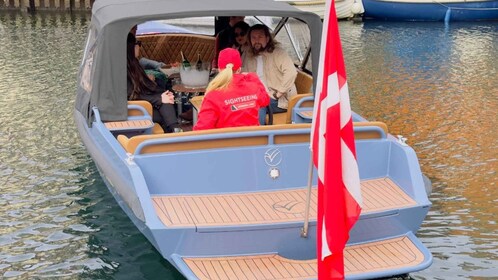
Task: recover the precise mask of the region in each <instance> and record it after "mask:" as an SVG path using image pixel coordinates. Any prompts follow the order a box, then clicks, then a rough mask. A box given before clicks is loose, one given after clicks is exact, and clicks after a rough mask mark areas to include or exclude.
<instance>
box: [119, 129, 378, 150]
mask: <svg viewBox="0 0 498 280" xmlns="http://www.w3.org/2000/svg"><path fill="white" fill-rule="evenodd" d="M354 126H355V139H356V140H365V139H382V138H386V137H387V126H386V125H385V124H384V123H382V122H355V123H354ZM310 127H311V124H309V123H304V124H282V125H273V126H243V127H229V128H217V129H207V130H199V131H187V132H182V133H163V134H150V135H149V134H143V135H136V136H133V137H127V136H126V135H118V137H117V140H118V141H119V143H120V144H121V146H122V147H123V148H124V149H125V150H126V152H128V153H131V154H149V153H167V152H178V151H195V150H202V149H221V148H229V147H251V146H261V145H268V144H269V140H268V135H264V134H263V135H262V134H258V135H241V136H239V137H237V141H233V138H223V137H221V136H220V137H216V138H212V139H200V140H199V139H196V138H198V137H196V136H205V135H209V134H223V133H227V135H228V134H229V133H231V134H234V133H239V134H240V133H250V132H258V131H268V133H271V132H272V131H275V130H283V129H309V128H310ZM179 137H182V139H181V141H174V142H171V141H170V142H168V141H169V140H172V139H174V138H179ZM273 138H274V140H273V144H277V145H278V144H295V143H309V141H310V133H309V131H307V130H306V131H305V132H302V133H295V134H283V135H275V136H274V137H273ZM139 145H141V148H140V150H139V151H138V152H137V148H138V147H139Z"/></svg>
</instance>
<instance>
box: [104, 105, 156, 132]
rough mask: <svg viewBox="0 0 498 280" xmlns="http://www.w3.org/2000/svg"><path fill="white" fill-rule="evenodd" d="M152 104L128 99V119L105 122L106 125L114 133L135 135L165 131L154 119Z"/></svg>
mask: <svg viewBox="0 0 498 280" xmlns="http://www.w3.org/2000/svg"><path fill="white" fill-rule="evenodd" d="M152 111H153V110H152V105H151V104H150V103H149V102H148V101H145V100H133V101H128V119H127V120H126V121H113V122H105V123H104V125H105V127H106V128H107V129H109V131H111V133H113V134H114V135H119V134H126V135H128V136H134V135H137V134H142V133H153V134H159V133H164V130H163V129H162V127H161V126H160V125H159V124H157V123H154V122H153V121H152Z"/></svg>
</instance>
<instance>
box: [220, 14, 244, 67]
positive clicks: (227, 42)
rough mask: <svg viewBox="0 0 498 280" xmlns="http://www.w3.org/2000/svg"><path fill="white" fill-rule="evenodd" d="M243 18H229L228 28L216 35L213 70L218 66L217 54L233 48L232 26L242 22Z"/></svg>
mask: <svg viewBox="0 0 498 280" xmlns="http://www.w3.org/2000/svg"><path fill="white" fill-rule="evenodd" d="M244 18H245V17H244V16H231V17H230V18H229V21H228V26H227V27H226V28H225V29H223V30H221V31H220V32H219V33H218V34H217V35H216V41H215V49H214V51H215V53H214V59H213V68H217V67H218V65H217V63H218V53H219V52H220V51H221V50H223V49H225V48H231V47H233V45H234V43H235V41H234V35H233V26H234V25H235V24H236V23H237V22H240V21H244Z"/></svg>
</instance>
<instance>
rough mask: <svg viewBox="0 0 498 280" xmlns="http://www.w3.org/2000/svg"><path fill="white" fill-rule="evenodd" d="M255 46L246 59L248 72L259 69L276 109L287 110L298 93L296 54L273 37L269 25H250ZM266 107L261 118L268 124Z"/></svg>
mask: <svg viewBox="0 0 498 280" xmlns="http://www.w3.org/2000/svg"><path fill="white" fill-rule="evenodd" d="M248 37H249V43H250V46H251V49H250V51H249V53H248V55H247V56H246V58H245V60H244V61H243V67H242V70H243V71H244V72H256V73H257V75H258V77H259V78H260V80H261V81H262V82H263V84H264V85H265V87H266V89H267V92H268V94H269V95H270V98H271V99H270V106H271V109H272V112H273V113H281V112H285V111H287V107H288V103H289V99H290V98H291V97H292V96H294V95H296V94H297V90H296V86H295V84H294V81H295V79H296V76H297V70H296V67H295V66H294V62H293V61H292V58H290V56H289V54H288V53H287V52H286V51H285V50H284V49H283V48H281V47H280V45H279V44H278V43H277V42H275V40H274V39H273V37H272V35H271V33H270V30H269V29H268V27H267V26H266V25H263V24H256V25H254V26H252V27H251V28H250V29H249V34H248ZM266 111H267V109H266V108H261V109H260V111H259V122H260V124H262V125H263V124H265V119H266V113H267V112H266Z"/></svg>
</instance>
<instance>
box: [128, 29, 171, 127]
mask: <svg viewBox="0 0 498 280" xmlns="http://www.w3.org/2000/svg"><path fill="white" fill-rule="evenodd" d="M136 47H137V40H136V38H135V36H134V35H133V34H132V33H128V38H127V49H126V61H127V84H128V100H147V101H149V102H150V103H151V104H152V107H153V109H154V111H153V114H152V119H153V121H154V122H157V123H159V124H160V125H161V127H162V128H163V130H164V131H166V132H174V131H175V130H179V128H180V125H179V124H178V119H177V117H176V111H175V107H174V105H173V104H174V102H175V101H174V96H173V92H171V91H170V89H166V86H165V85H164V84H162V85H161V84H159V83H156V82H154V81H152V80H151V79H150V78H149V77H148V76H147V74H146V73H145V71H144V69H143V68H142V66H140V63H139V62H138V59H137V56H136V51H135V49H136Z"/></svg>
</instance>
